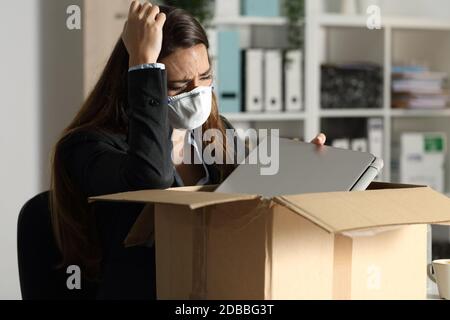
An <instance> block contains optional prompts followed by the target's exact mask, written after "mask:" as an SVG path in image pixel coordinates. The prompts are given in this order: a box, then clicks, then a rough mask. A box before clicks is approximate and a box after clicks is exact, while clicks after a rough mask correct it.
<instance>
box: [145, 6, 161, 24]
mask: <svg viewBox="0 0 450 320" xmlns="http://www.w3.org/2000/svg"><path fill="white" fill-rule="evenodd" d="M158 14H159V7H158V6H153V7H152V8H151V9H150V10H149V11H148V12H147V16H146V20H147V21H149V22H154V21H155V19H156V16H157V15H158Z"/></svg>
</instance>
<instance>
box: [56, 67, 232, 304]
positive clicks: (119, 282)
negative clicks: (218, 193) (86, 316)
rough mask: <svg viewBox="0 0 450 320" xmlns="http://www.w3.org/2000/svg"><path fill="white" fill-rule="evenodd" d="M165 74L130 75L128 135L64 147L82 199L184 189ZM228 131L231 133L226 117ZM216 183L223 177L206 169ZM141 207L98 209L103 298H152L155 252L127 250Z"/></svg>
mask: <svg viewBox="0 0 450 320" xmlns="http://www.w3.org/2000/svg"><path fill="white" fill-rule="evenodd" d="M166 81H167V79H166V71H164V70H160V69H144V70H136V71H131V72H129V74H128V104H129V112H128V118H129V129H128V134H127V135H124V134H112V133H106V132H102V131H92V130H90V131H87V130H84V131H78V132H76V133H74V134H72V135H70V136H68V137H67V138H66V139H65V140H64V141H63V142H62V144H61V147H60V149H59V150H58V152H60V155H61V158H62V159H63V163H64V166H65V168H66V170H67V172H68V175H69V178H70V179H71V180H72V181H73V182H74V184H75V185H76V187H77V188H79V190H80V191H81V192H82V193H83V194H84V196H85V197H86V198H87V197H91V196H97V195H104V194H112V193H118V192H127V191H134V190H142V189H166V188H169V187H177V186H182V181H181V179H180V177H179V175H178V173H177V172H176V170H175V169H174V166H173V164H172V159H171V152H172V142H171V133H172V128H171V127H170V125H169V122H168V108H167V85H166ZM222 121H223V122H224V125H225V128H232V126H231V125H230V123H229V122H228V121H227V120H226V119H225V118H222ZM207 167H208V171H209V174H210V177H211V180H212V183H219V182H220V181H219V179H220V177H219V172H218V170H217V169H216V168H215V167H214V166H207ZM142 209H143V205H141V204H117V203H98V204H95V208H94V212H95V215H96V220H97V228H98V230H99V235H100V240H101V244H102V251H103V260H102V261H103V263H102V275H101V277H102V280H101V285H100V290H99V294H98V297H99V298H100V299H154V298H155V297H156V291H155V290H156V289H155V262H154V259H155V257H154V255H155V253H154V248H147V247H136V248H130V249H125V248H124V246H123V241H124V239H125V237H126V235H127V234H128V232H129V230H130V228H131V226H132V225H133V224H134V222H135V221H136V218H137V216H138V215H139V213H140V212H141V210H142Z"/></svg>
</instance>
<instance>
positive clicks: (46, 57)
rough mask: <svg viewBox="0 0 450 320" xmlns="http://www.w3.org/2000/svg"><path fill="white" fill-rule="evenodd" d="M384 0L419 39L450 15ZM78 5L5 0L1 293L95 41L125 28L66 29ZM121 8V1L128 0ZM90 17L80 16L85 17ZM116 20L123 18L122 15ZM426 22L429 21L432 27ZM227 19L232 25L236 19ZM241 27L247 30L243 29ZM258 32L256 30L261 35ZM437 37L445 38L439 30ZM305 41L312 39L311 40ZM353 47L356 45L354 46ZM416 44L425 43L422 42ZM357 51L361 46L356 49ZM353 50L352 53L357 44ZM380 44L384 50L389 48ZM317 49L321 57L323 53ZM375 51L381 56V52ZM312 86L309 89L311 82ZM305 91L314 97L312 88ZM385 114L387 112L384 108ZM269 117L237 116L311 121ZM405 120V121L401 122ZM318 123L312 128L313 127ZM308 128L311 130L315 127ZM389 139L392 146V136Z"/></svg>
mask: <svg viewBox="0 0 450 320" xmlns="http://www.w3.org/2000/svg"><path fill="white" fill-rule="evenodd" d="M87 1H88V2H89V3H90V8H93V9H92V10H93V11H90V12H91V16H92V12H95V10H96V9H95V6H96V5H97V6H100V7H101V6H104V5H105V4H106V3H109V4H111V3H113V2H114V3H118V2H117V1H118V0H115V1H109V0H108V1H105V0H87ZM124 1H125V2H126V1H127V0H124ZM217 1H227V0H217ZM316 1H317V0H316ZM119 2H120V1H119ZM379 2H380V4H382V9H383V11H382V13H383V15H386V16H388V15H389V16H396V17H408V19H410V20H408V21H411V22H412V23H414V21H417V22H418V23H419V24H421V27H420V28H419V27H418V28H417V29H414V28H411V29H410V31H409V33H408V34H410V35H411V37H415V36H417V37H418V39H421V38H420V37H421V34H423V31H422V30H420V29H421V28H426V29H430V28H429V26H430V25H432V24H433V21H444V20H447V21H450V3H449V2H448V1H447V0H431V1H430V0H389V1H379ZM92 3H96V5H95V4H94V5H92ZM73 4H78V5H80V6H81V7H83V6H85V5H86V3H84V1H82V0H71V1H67V0H24V1H20V2H14V1H12V2H11V1H9V2H7V1H2V2H0V21H1V28H0V36H1V37H0V38H1V39H2V50H1V53H0V54H1V59H0V70H1V73H0V88H1V89H0V92H1V98H2V99H1V103H2V105H1V108H0V110H1V116H0V121H1V123H0V150H2V151H1V160H0V161H1V162H0V164H1V166H0V192H1V195H2V196H1V201H0V216H1V218H0V240H1V241H0V254H1V261H2V262H1V263H0V299H17V298H20V289H19V281H18V272H17V254H16V223H17V216H18V213H19V210H20V208H21V206H22V205H23V204H24V203H25V202H26V201H27V200H28V199H29V198H31V197H32V196H34V195H36V194H37V193H39V192H41V191H43V190H46V189H48V185H49V154H50V151H51V147H52V146H53V144H54V143H55V141H56V139H57V137H58V134H59V133H60V132H61V130H62V129H63V128H64V127H65V126H66V125H67V123H68V122H69V121H70V119H71V118H72V117H73V115H74V114H75V112H76V111H77V110H78V108H79V106H80V104H81V103H82V101H83V97H84V96H85V93H86V91H87V90H88V89H89V83H90V82H89V81H91V82H92V81H95V76H94V80H92V77H93V75H95V72H89V73H88V72H87V70H91V69H92V70H95V68H97V67H100V66H101V63H99V62H96V61H98V60H96V59H99V57H102V55H104V51H105V50H108V45H105V47H96V45H98V46H101V42H98V43H97V44H96V43H95V41H93V40H92V39H95V33H96V32H100V33H102V32H103V34H109V35H110V38H109V39H115V38H117V36H118V33H117V31H114V30H120V29H117V28H118V26H120V24H118V23H117V22H114V27H112V28H111V29H108V28H105V29H101V28H97V29H95V30H94V29H92V32H91V33H89V32H87V31H86V29H85V28H84V30H81V31H77V30H68V29H67V28H66V19H67V14H66V9H67V7H68V6H69V5H73ZM120 6H123V1H122V2H121V3H120ZM107 7H110V8H113V7H114V6H113V5H109V6H108V5H107ZM324 10H329V12H334V13H335V14H338V15H339V14H340V13H338V12H339V10H340V3H339V1H338V0H335V1H333V0H330V1H328V2H327V3H324ZM88 12H89V11H88ZM103 12H106V13H104V14H110V13H111V12H109V11H108V10H106V11H103ZM116 13H117V12H116ZM116 13H114V12H113V15H114V17H116ZM330 16H331V15H330ZM332 17H334V18H336V20H334V21H331V22H332V23H333V24H339V23H341V22H340V21H349V20H345V17H344V19H342V17H336V16H335V15H332ZM85 18H86V17H84V16H83V17H82V19H85ZM116 18H117V17H116ZM118 18H120V14H119V16H118ZM262 19H263V20H264V19H267V21H269V28H270V24H271V23H272V24H275V25H278V26H280V25H281V24H282V23H283V22H280V20H277V19H276V18H275V20H270V19H272V18H262ZM339 19H340V20H339ZM414 19H417V20H414ZM90 21H93V20H90ZM254 21H256V22H252V23H256V24H259V25H261V24H262V25H263V24H264V23H261V19H256V20H254ZM350 21H351V20H350ZM358 21H359V20H358ZM423 21H425V22H430V23H429V25H428V27H427V25H426V24H424V22H423ZM98 23H101V18H98ZM358 23H359V22H358ZM226 24H230V22H227V23H226ZM231 24H235V23H231ZM343 24H345V22H344V23H343ZM238 25H239V26H242V23H241V22H239V23H238ZM245 25H246V22H245V21H244V28H243V29H246V27H245ZM247 25H248V22H247ZM83 26H85V25H83ZM86 27H89V25H87V26H86ZM228 27H229V26H228ZM240 28H241V27H239V30H240ZM232 29H233V30H235V29H236V28H235V27H233V28H232ZM342 30H347V29H346V28H343V29H342V28H341V29H339V28H338V29H337V30H336V31H335V32H337V33H339V32H340V31H342ZM241 31H242V30H240V31H239V32H241ZM347 31H348V30H347ZM242 32H243V34H244V35H245V34H247V36H248V33H246V31H245V30H244V31H242ZM257 32H258V31H255V33H257ZM342 32H344V31H342ZM374 32H379V31H374ZM439 32H446V35H445V36H443V37H442V38H445V39H446V41H449V43H450V40H449V37H450V36H449V35H448V34H450V28H448V29H447V30H444V31H439ZM344 37H345V36H344ZM97 39H99V38H97ZM438 39H441V38H440V36H438ZM247 40H248V39H247ZM375 41H380V39H379V38H378V36H375ZM306 44H307V45H308V40H307V39H306ZM355 46H357V45H356V44H355ZM418 46H420V42H419V43H418ZM357 49H358V48H357V47H355V50H356V51H357ZM89 50H93V51H89ZM305 50H308V48H305ZM349 50H350V51H351V47H350V48H349ZM380 50H381V52H383V49H380ZM97 51H98V52H97ZM314 53H315V52H314V51H313V52H311V54H312V55H314ZM316 54H317V55H319V52H317V53H316ZM375 54H376V55H377V54H379V52H376V53H375ZM399 54H401V53H399ZM406 54H407V53H405V55H406ZM446 54H447V56H446V57H444V58H443V59H448V64H449V65H450V51H447V53H446ZM360 58H361V59H362V58H364V57H360ZM381 58H382V59H383V58H384V56H383V54H381ZM447 71H450V70H447ZM317 72H318V70H317ZM89 77H91V79H89ZM306 87H307V88H308V86H306ZM304 94H305V96H308V92H305V93H304ZM306 108H308V105H306ZM330 112H331V111H330ZM333 112H334V111H333ZM346 112H349V115H350V116H351V111H346ZM381 115H382V116H381V117H384V115H383V114H381ZM265 117H267V116H266V115H248V114H235V115H234V120H233V121H234V122H235V123H236V125H238V126H242V127H246V126H247V127H248V126H253V127H265V126H267V125H271V126H272V127H275V126H280V127H282V128H283V132H284V133H286V134H287V135H292V136H294V135H295V134H296V133H298V135H299V136H300V137H301V136H304V134H301V133H300V129H304V125H305V122H306V121H308V120H307V119H304V118H303V116H300V115H299V113H297V117H298V119H294V120H292V119H291V121H290V122H291V123H286V121H285V120H286V117H285V116H282V115H275V116H273V115H272V116H270V117H272V118H273V117H278V120H277V121H272V122H271V121H267V119H265ZM290 118H292V117H290ZM294 118H295V116H294ZM344 118H345V117H344ZM353 118H354V117H353ZM413 118H414V117H413ZM261 119H262V120H261ZM413 120H414V121H415V122H414V127H416V128H418V129H420V127H421V126H422V127H423V129H426V130H431V129H432V130H435V131H442V130H444V131H445V130H449V128H450V126H448V127H446V125H447V123H448V121H449V120H450V117H448V114H447V113H442V116H439V117H435V118H434V119H431V120H430V118H429V117H427V118H423V121H422V118H420V117H415V119H413ZM402 121H403V120H402ZM405 121H409V120H405ZM292 122H294V123H292ZM399 125H400V126H401V125H402V123H400V124H399ZM329 126H330V127H333V126H332V125H329ZM322 127H324V126H322ZM325 127H326V126H325ZM405 127H406V128H408V127H411V124H406V125H405ZM312 128H313V129H314V127H312ZM307 131H308V130H304V131H302V132H307ZM310 131H311V132H312V130H310ZM324 131H326V130H324ZM306 138H309V137H306ZM385 143H388V144H390V143H391V141H390V140H389V141H386V142H385ZM389 148H390V147H389ZM447 166H448V161H447ZM447 183H448V182H447ZM444 191H445V192H449V189H448V188H446V190H444Z"/></svg>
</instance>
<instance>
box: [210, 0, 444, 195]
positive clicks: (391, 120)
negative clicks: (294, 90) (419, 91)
mask: <svg viewBox="0 0 450 320" xmlns="http://www.w3.org/2000/svg"><path fill="white" fill-rule="evenodd" d="M305 1H306V18H305V20H304V21H301V23H304V25H305V37H306V38H305V68H304V83H305V88H304V97H305V98H304V99H305V101H304V104H305V111H304V112H301V113H295V114H290V113H277V114H272V113H259V114H258V113H238V114H225V116H226V117H228V119H230V120H231V121H232V122H234V123H236V124H241V123H245V124H246V125H247V127H248V126H254V127H262V126H264V125H265V124H269V123H270V122H274V124H275V125H282V126H283V127H293V126H295V128H298V129H299V130H300V132H299V133H298V134H299V136H300V137H302V138H304V139H305V140H309V139H312V138H313V137H314V136H315V135H316V134H317V133H319V132H321V129H322V122H323V121H335V120H336V125H339V124H340V123H342V121H344V119H346V118H352V119H355V118H361V119H362V120H364V119H367V118H373V117H375V118H381V119H383V123H384V139H385V143H384V150H383V159H384V161H385V168H384V170H383V175H382V177H381V179H382V180H385V181H392V178H395V176H396V175H395V174H394V173H393V172H392V167H391V162H392V157H393V156H395V152H393V145H395V143H398V141H399V137H400V133H401V132H403V131H444V132H446V133H447V136H448V137H449V138H450V109H444V110H399V109H391V66H392V65H393V64H394V63H398V62H408V61H399V59H400V58H405V59H410V61H412V60H413V59H421V61H427V62H429V64H430V67H432V69H435V70H440V71H446V72H448V73H449V74H450V21H442V20H436V19H431V18H430V19H427V18H415V17H399V16H392V17H389V16H383V17H382V28H381V29H380V30H369V29H368V28H367V26H366V19H367V18H366V17H365V16H361V15H351V16H349V15H341V14H335V13H324V12H322V11H320V10H322V5H321V4H320V3H319V1H318V0H305ZM286 24H287V20H286V19H285V18H284V17H279V18H266V17H264V18H259V17H235V18H218V19H215V20H214V21H213V25H214V26H216V27H217V28H222V27H223V28H230V27H232V28H242V29H243V30H247V32H248V29H249V28H252V27H258V26H268V27H273V28H278V27H283V26H286ZM367 60H368V61H369V62H376V63H378V64H380V65H382V66H383V70H384V71H383V75H384V76H383V79H384V80H383V81H384V83H383V92H384V93H383V106H382V108H379V109H349V108H347V109H345V106H343V107H344V109H333V110H322V109H321V106H320V83H321V79H320V71H321V65H322V63H324V62H337V63H339V62H351V61H367ZM325 119H326V120H325ZM290 132H292V130H290ZM325 133H326V132H325ZM393 153H394V155H393ZM445 180H446V192H447V193H448V194H450V161H447V165H446V179H445Z"/></svg>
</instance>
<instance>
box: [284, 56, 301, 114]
mask: <svg viewBox="0 0 450 320" xmlns="http://www.w3.org/2000/svg"><path fill="white" fill-rule="evenodd" d="M302 66H303V54H302V52H301V51H300V50H290V51H287V52H286V59H285V64H284V70H285V73H284V74H285V82H284V83H285V105H286V111H302V110H303V94H302V93H303V72H302V70H303V67H302Z"/></svg>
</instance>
